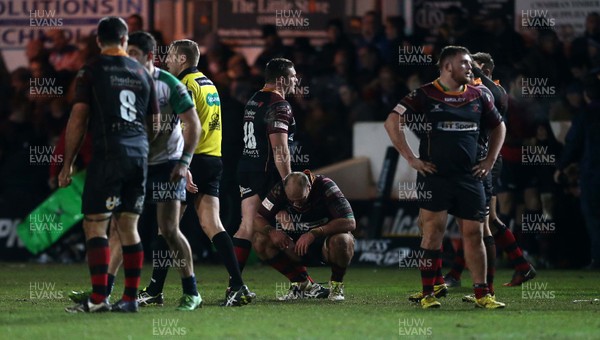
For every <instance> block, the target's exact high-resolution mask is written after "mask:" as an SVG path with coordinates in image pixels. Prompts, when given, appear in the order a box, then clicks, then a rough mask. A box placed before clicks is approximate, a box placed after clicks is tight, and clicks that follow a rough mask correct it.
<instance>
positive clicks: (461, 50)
mask: <svg viewBox="0 0 600 340" xmlns="http://www.w3.org/2000/svg"><path fill="white" fill-rule="evenodd" d="M458 54H468V55H471V52H469V49H467V48H466V47H464V46H453V45H449V46H446V47H444V48H443V49H442V52H441V53H440V59H439V60H438V64H437V65H438V67H439V68H440V69H441V68H442V67H443V65H444V62H445V61H446V59H449V58H452V57H454V56H456V55H458Z"/></svg>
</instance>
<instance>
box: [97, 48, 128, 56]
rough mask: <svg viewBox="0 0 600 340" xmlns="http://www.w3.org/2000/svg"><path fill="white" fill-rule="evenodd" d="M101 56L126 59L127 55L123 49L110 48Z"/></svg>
mask: <svg viewBox="0 0 600 340" xmlns="http://www.w3.org/2000/svg"><path fill="white" fill-rule="evenodd" d="M102 54H103V55H109V56H113V57H115V56H120V57H128V56H129V55H128V54H127V52H125V50H124V49H122V48H120V47H111V48H107V49H105V50H104V51H103V52H102Z"/></svg>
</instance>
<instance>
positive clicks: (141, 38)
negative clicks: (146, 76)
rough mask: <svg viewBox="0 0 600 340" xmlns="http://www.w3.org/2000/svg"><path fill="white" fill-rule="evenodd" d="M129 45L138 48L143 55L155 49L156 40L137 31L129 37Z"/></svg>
mask: <svg viewBox="0 0 600 340" xmlns="http://www.w3.org/2000/svg"><path fill="white" fill-rule="evenodd" d="M129 45H132V46H135V47H137V48H139V49H140V50H142V52H143V53H144V54H148V53H150V52H154V50H155V49H156V40H155V39H154V37H153V36H152V34H150V33H148V32H143V31H137V32H133V33H131V34H130V35H129Z"/></svg>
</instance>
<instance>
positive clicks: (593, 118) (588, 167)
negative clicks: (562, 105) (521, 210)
mask: <svg viewBox="0 0 600 340" xmlns="http://www.w3.org/2000/svg"><path fill="white" fill-rule="evenodd" d="M584 97H585V101H586V104H587V105H586V109H585V111H584V112H583V113H582V114H580V115H578V116H577V117H576V118H575V120H574V121H573V125H572V126H571V129H570V130H569V132H568V134H567V139H566V143H565V149H564V153H563V156H562V158H561V159H560V162H559V165H558V170H557V171H556V172H555V175H554V179H555V180H556V181H557V182H558V181H559V178H560V175H561V173H562V172H563V171H564V170H565V169H566V168H567V166H569V165H570V164H571V163H579V167H580V178H579V181H580V188H581V211H582V212H583V215H584V218H585V223H586V227H587V230H588V234H589V239H590V245H591V253H592V260H591V263H590V265H589V266H588V268H589V269H593V270H599V269H600V209H598V207H599V206H600V191H598V188H600V149H598V145H600V134H598V130H600V114H599V112H600V80H599V79H598V78H597V77H593V76H591V77H590V78H589V79H586V82H585V84H584Z"/></svg>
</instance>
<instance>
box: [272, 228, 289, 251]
mask: <svg viewBox="0 0 600 340" xmlns="http://www.w3.org/2000/svg"><path fill="white" fill-rule="evenodd" d="M269 238H270V239H271V242H273V244H274V245H275V246H276V247H278V248H279V249H286V248H287V247H289V246H290V243H291V242H292V238H291V237H289V236H288V235H287V234H286V233H284V232H283V231H281V230H277V229H275V230H271V231H270V232H269Z"/></svg>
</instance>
